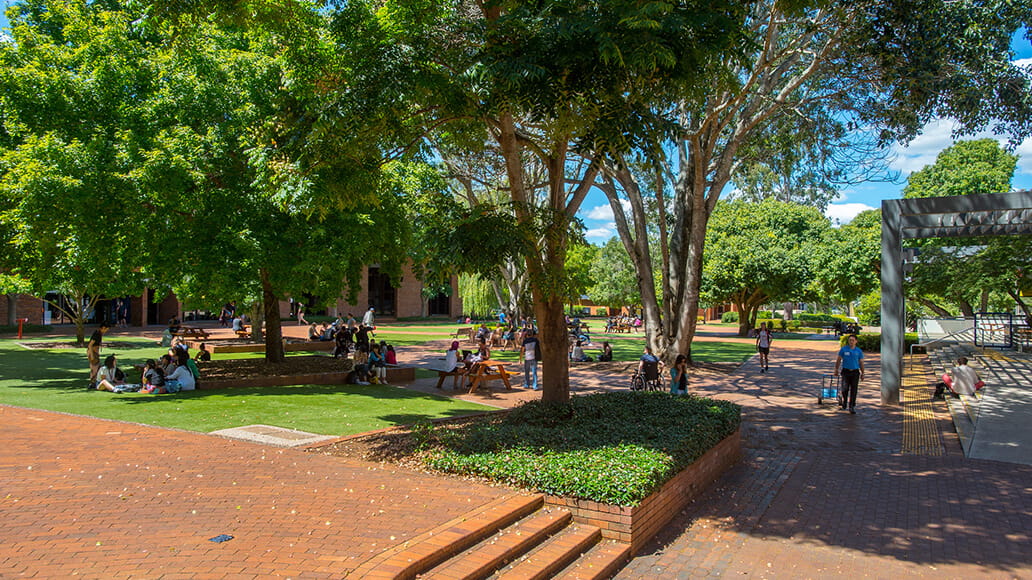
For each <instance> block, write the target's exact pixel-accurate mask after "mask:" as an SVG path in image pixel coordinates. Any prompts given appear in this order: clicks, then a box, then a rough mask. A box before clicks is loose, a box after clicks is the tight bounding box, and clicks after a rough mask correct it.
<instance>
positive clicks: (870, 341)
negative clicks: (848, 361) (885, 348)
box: [839, 332, 918, 352]
mask: <svg viewBox="0 0 1032 580" xmlns="http://www.w3.org/2000/svg"><path fill="white" fill-rule="evenodd" d="M849 336H850V335H848V334H844V335H842V337H840V338H839V344H840V345H842V346H846V341H847V340H849ZM917 343H918V340H917V333H916V332H908V333H906V334H905V335H903V351H904V352H910V345H913V344H917ZM856 345H857V346H859V347H860V350H862V351H865V352H881V334H858V335H857V337H856Z"/></svg>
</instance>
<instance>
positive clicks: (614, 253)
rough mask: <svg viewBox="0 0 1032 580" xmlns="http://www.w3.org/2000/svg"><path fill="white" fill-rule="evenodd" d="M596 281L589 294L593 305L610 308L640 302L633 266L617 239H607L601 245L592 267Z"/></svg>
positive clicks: (592, 273) (592, 275)
mask: <svg viewBox="0 0 1032 580" xmlns="http://www.w3.org/2000/svg"><path fill="white" fill-rule="evenodd" d="M591 277H592V278H593V279H594V281H595V284H594V285H593V286H592V287H591V290H590V291H589V296H591V299H592V300H594V301H595V303H596V304H605V305H606V306H609V307H611V308H619V307H621V306H630V305H634V304H641V295H640V292H639V290H638V283H637V280H635V275H634V265H633V264H631V258H630V256H628V255H627V250H626V249H625V248H624V245H623V243H622V242H620V239H619V238H609V241H607V242H606V243H605V245H604V246H602V249H601V251H600V252H599V255H598V259H597V260H596V261H595V263H594V264H592V266H591Z"/></svg>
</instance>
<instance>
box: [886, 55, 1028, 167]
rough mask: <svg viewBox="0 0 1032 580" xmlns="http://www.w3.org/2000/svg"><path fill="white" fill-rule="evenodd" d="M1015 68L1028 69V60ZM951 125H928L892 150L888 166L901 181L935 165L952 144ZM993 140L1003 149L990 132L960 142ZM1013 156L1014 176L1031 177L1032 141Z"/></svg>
mask: <svg viewBox="0 0 1032 580" xmlns="http://www.w3.org/2000/svg"><path fill="white" fill-rule="evenodd" d="M1015 62H1016V63H1017V64H1029V65H1032V58H1030V59H1023V60H1020V61H1015ZM953 128H954V123H953V122H952V121H950V120H949V119H938V120H935V121H932V122H931V123H928V124H927V125H925V126H924V127H923V128H922V129H921V134H920V135H918V136H917V138H915V139H914V140H913V141H911V142H910V143H909V144H908V145H906V146H903V145H895V146H893V148H892V149H893V151H892V152H893V154H894V155H895V159H893V160H892V162H891V163H890V166H891V167H892V168H893V169H895V170H897V171H899V172H901V173H902V174H903V176H904V177H906V176H908V175H910V174H911V173H913V172H915V171H917V170H919V169H922V168H924V167H925V166H926V165H931V164H933V163H935V158H936V157H938V156H939V153H940V152H942V150H943V149H946V148H947V147H950V146H952V145H953V144H954V143H956V140H955V139H954V138H953V135H952V132H953ZM986 138H989V139H996V140H997V141H999V142H1000V145H1004V146H1006V145H1007V137H1002V136H1000V135H996V134H993V133H992V132H991V131H981V132H979V133H976V134H974V135H963V136H961V137H960V139H961V140H965V141H967V140H972V139H986ZM1015 153H1017V154H1018V155H1020V156H1021V157H1020V158H1019V159H1018V167H1017V173H1026V174H1032V139H1026V140H1025V142H1023V143H1022V144H1021V145H1019V146H1018V147H1017V148H1016V149H1015Z"/></svg>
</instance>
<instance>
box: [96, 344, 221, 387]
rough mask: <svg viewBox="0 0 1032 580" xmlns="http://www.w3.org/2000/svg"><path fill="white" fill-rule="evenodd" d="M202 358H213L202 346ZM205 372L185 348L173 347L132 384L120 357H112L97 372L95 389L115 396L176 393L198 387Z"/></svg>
mask: <svg viewBox="0 0 1032 580" xmlns="http://www.w3.org/2000/svg"><path fill="white" fill-rule="evenodd" d="M198 350H199V353H198V358H200V359H202V360H210V358H211V355H210V353H208V351H207V349H205V347H204V345H203V344H201V346H200V348H199V349H198ZM200 377H201V371H200V369H198V368H197V363H196V362H194V359H193V358H191V357H190V353H189V351H188V349H187V348H186V346H185V345H182V346H176V347H173V348H170V349H169V351H168V354H164V355H162V356H161V358H160V359H158V360H154V359H147V362H146V363H144V366H143V371H142V372H141V375H140V381H139V382H138V383H130V382H129V380H128V376H127V375H126V374H125V372H124V371H123V370H122V369H120V368H119V367H118V357H117V356H116V355H113V354H112V355H108V356H107V358H105V359H104V364H103V366H101V367H100V369H99V370H98V371H97V377H96V382H95V383H94V384H93V385H92V386H91V388H95V389H96V390H98V391H109V392H112V393H128V392H137V391H139V392H141V393H148V394H154V395H158V394H165V393H176V392H179V391H192V390H194V389H196V388H197V382H198V381H199V380H200Z"/></svg>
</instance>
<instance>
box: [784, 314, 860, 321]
mask: <svg viewBox="0 0 1032 580" xmlns="http://www.w3.org/2000/svg"><path fill="white" fill-rule="evenodd" d="M796 318H797V319H799V320H803V321H807V320H814V321H818V322H835V321H836V320H841V321H842V322H852V320H853V319H852V318H850V317H848V316H845V315H842V314H827V313H823V312H800V313H798V314H796Z"/></svg>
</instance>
